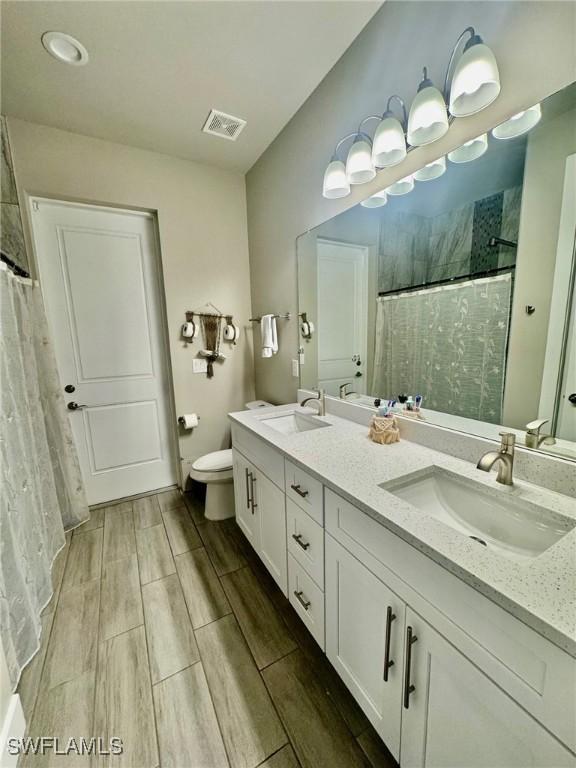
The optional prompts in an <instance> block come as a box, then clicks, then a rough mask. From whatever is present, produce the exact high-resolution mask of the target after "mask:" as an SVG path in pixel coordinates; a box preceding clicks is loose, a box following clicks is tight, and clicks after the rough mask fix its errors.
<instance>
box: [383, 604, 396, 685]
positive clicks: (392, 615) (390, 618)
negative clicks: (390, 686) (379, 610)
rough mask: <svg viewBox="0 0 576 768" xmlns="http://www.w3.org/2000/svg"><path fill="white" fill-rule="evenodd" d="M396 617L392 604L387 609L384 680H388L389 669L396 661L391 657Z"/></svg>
mask: <svg viewBox="0 0 576 768" xmlns="http://www.w3.org/2000/svg"><path fill="white" fill-rule="evenodd" d="M395 618H396V614H395V613H392V606H390V605H389V606H388V608H387V609H386V639H385V641H384V682H385V683H387V682H388V670H389V669H390V667H393V666H394V662H393V661H392V659H391V658H390V639H391V635H392V622H393V621H394V619H395Z"/></svg>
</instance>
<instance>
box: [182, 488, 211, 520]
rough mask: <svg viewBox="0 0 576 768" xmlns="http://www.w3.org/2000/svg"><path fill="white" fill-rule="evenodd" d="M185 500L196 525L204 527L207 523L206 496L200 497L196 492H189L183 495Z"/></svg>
mask: <svg viewBox="0 0 576 768" xmlns="http://www.w3.org/2000/svg"><path fill="white" fill-rule="evenodd" d="M183 499H184V503H185V504H186V507H187V509H188V512H190V517H191V518H192V520H193V521H194V525H204V523H205V522H207V521H206V518H205V517H204V504H205V494H202V495H200V494H198V493H196V492H194V491H193V492H187V493H185V494H183Z"/></svg>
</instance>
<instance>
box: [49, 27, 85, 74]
mask: <svg viewBox="0 0 576 768" xmlns="http://www.w3.org/2000/svg"><path fill="white" fill-rule="evenodd" d="M42 45H43V46H44V48H45V49H46V51H47V52H48V53H49V54H50V56H53V57H54V58H55V59H58V61H62V62H64V64H71V65H72V66H73V67H82V66H84V64H88V58H89V57H88V51H87V50H86V48H85V47H84V46H83V45H82V43H81V42H80V41H79V40H76V38H75V37H72V35H67V34H66V33H65V32H44V34H43V35H42Z"/></svg>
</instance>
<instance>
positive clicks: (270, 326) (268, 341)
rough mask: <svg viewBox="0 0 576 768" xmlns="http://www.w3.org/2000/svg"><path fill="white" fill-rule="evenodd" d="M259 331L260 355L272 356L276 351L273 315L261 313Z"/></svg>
mask: <svg viewBox="0 0 576 768" xmlns="http://www.w3.org/2000/svg"><path fill="white" fill-rule="evenodd" d="M260 332H261V334H262V357H272V355H275V354H276V352H278V335H277V333H276V318H275V317H274V315H262V319H261V320H260Z"/></svg>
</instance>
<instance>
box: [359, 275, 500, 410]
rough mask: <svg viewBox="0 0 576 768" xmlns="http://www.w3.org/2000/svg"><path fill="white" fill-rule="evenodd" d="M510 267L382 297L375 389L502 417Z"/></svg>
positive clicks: (380, 394)
mask: <svg viewBox="0 0 576 768" xmlns="http://www.w3.org/2000/svg"><path fill="white" fill-rule="evenodd" d="M511 284H512V278H511V275H510V273H509V272H508V273H506V274H503V275H497V276H494V277H485V278H478V279H476V280H466V281H464V282H455V283H448V284H446V285H442V286H437V287H434V288H424V289H423V290H420V291H413V292H411V293H396V294H391V295H389V296H381V297H380V298H379V299H378V305H377V310H376V340H375V352H374V373H373V379H372V388H371V389H370V391H371V392H372V393H373V394H374V395H375V396H378V397H382V398H386V399H390V398H396V397H397V396H398V395H399V394H404V393H406V394H409V395H416V394H419V395H422V396H423V398H424V400H423V407H424V408H430V409H432V410H434V411H441V412H443V413H451V414H454V415H457V416H466V417H468V418H471V419H480V420H482V421H489V422H492V423H495V424H500V423H501V417H502V399H503V393H504V377H505V372H506V347H507V343H508V324H509V316H510V297H511Z"/></svg>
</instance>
